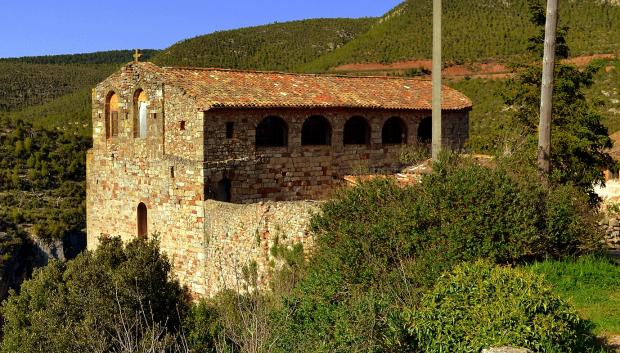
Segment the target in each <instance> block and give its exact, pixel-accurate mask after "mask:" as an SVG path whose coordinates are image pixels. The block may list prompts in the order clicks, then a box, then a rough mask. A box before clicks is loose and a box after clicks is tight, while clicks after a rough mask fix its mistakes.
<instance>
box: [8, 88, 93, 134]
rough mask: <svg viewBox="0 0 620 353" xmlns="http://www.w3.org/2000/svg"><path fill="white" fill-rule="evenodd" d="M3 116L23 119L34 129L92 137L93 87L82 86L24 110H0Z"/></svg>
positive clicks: (16, 119) (11, 118)
mask: <svg viewBox="0 0 620 353" xmlns="http://www.w3.org/2000/svg"><path fill="white" fill-rule="evenodd" d="M1 117H5V118H6V119H7V120H12V121H18V120H22V121H24V122H27V123H28V124H31V125H32V127H33V128H34V129H44V130H59V131H65V132H68V133H78V134H80V135H83V136H85V137H91V136H92V110H91V89H90V88H89V87H86V88H81V89H79V90H77V91H75V92H72V93H69V94H66V95H64V96H61V97H58V98H56V99H53V100H51V101H49V102H47V103H43V104H39V105H35V106H31V107H27V108H25V109H22V110H18V111H14V112H4V113H2V112H0V118H1Z"/></svg>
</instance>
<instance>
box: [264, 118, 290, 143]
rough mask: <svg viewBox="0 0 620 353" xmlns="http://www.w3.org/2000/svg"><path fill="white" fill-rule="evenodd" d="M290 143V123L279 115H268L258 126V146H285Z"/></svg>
mask: <svg viewBox="0 0 620 353" xmlns="http://www.w3.org/2000/svg"><path fill="white" fill-rule="evenodd" d="M287 145H288V125H286V122H285V121H284V119H282V118H280V117H278V116H268V117H266V118H265V119H263V120H261V122H260V123H259V124H258V125H257V126H256V146H257V147H285V146H287Z"/></svg>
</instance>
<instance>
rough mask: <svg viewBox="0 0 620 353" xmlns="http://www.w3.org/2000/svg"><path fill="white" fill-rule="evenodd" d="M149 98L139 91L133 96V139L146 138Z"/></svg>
mask: <svg viewBox="0 0 620 353" xmlns="http://www.w3.org/2000/svg"><path fill="white" fill-rule="evenodd" d="M147 116H148V98H147V97H146V93H145V92H144V91H143V90H141V89H138V90H137V91H136V92H135V93H134V95H133V137H135V138H145V137H146V132H147V119H146V118H147Z"/></svg>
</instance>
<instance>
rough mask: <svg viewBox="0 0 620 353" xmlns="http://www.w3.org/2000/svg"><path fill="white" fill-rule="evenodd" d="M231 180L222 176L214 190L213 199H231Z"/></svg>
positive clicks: (227, 200) (223, 200) (228, 200)
mask: <svg viewBox="0 0 620 353" xmlns="http://www.w3.org/2000/svg"><path fill="white" fill-rule="evenodd" d="M231 189H232V182H231V181H230V179H228V178H224V179H222V180H220V181H219V182H218V183H217V190H216V191H215V199H216V200H218V201H222V202H230V200H231V199H232V194H231Z"/></svg>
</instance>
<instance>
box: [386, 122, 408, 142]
mask: <svg viewBox="0 0 620 353" xmlns="http://www.w3.org/2000/svg"><path fill="white" fill-rule="evenodd" d="M381 142H382V143H383V144H386V145H399V144H403V143H407V127H406V125H405V122H404V121H403V120H402V119H401V118H399V117H391V118H389V119H388V120H387V121H386V122H385V124H383V131H382V132H381Z"/></svg>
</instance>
